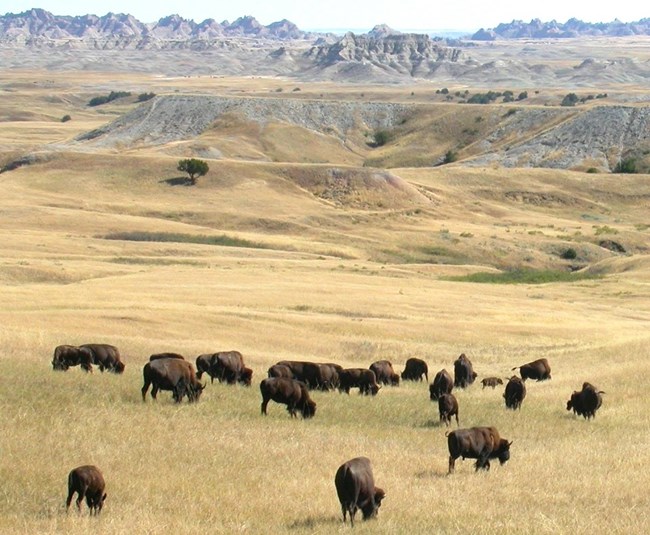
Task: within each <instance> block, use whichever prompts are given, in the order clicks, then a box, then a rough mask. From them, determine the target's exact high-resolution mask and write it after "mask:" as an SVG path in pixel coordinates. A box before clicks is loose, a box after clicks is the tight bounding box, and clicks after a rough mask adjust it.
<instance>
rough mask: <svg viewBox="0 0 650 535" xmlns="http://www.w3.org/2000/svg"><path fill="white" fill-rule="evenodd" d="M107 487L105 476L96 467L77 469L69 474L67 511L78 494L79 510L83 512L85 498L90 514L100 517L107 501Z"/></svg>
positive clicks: (87, 466) (88, 466)
mask: <svg viewBox="0 0 650 535" xmlns="http://www.w3.org/2000/svg"><path fill="white" fill-rule="evenodd" d="M105 487H106V484H105V483H104V476H103V475H102V473H101V471H100V470H99V468H97V467H96V466H91V465H85V466H79V467H77V468H75V469H74V470H72V471H71V472H70V474H68V498H67V500H66V501H65V509H66V511H67V510H68V509H69V508H70V502H71V501H72V496H73V495H74V493H75V492H76V493H77V509H78V510H79V511H81V502H82V501H83V499H84V497H85V498H86V504H87V505H88V509H89V510H90V514H91V515H92V514H95V515H98V514H99V513H100V512H101V510H102V506H103V505H104V500H105V499H106V493H105V492H104V488H105Z"/></svg>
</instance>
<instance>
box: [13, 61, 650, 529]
mask: <svg viewBox="0 0 650 535" xmlns="http://www.w3.org/2000/svg"><path fill="white" fill-rule="evenodd" d="M4 76H5V77H6V78H7V79H6V80H4V81H5V82H6V84H5V88H11V91H5V98H3V100H2V110H0V112H1V113H0V115H1V116H2V117H5V118H6V119H5V122H4V123H3V128H2V129H1V130H0V147H2V151H3V156H2V158H3V162H2V163H7V162H10V161H16V160H17V159H19V158H21V157H24V156H25V155H31V156H32V158H30V159H29V164H28V165H23V166H21V167H19V168H17V169H15V170H12V171H7V172H5V173H2V174H0V177H1V178H2V193H3V197H2V198H3V200H2V206H1V207H0V255H1V256H0V258H1V260H0V299H1V301H2V303H3V306H2V307H1V309H0V325H2V329H0V342H1V344H2V345H1V347H2V358H1V359H0V371H1V372H2V377H3V380H4V385H5V388H2V389H1V390H0V405H1V406H2V408H3V420H2V421H3V423H2V430H3V433H2V436H3V439H2V456H1V457H0V467H1V473H2V474H3V489H4V492H3V495H4V500H2V501H0V531H2V532H4V533H15V532H34V533H36V532H38V533H59V532H66V533H85V532H87V531H88V530H101V531H102V532H105V533H124V532H127V531H128V532H133V531H135V532H149V533H167V532H169V531H171V530H174V531H176V532H180V533H196V532H199V531H212V532H218V533H231V532H233V531H241V532H249V533H263V532H264V533H266V532H271V531H273V532H279V531H285V532H292V533H332V532H342V531H343V530H345V531H347V530H348V529H349V526H346V527H344V526H343V525H342V523H341V521H340V508H339V504H338V501H337V498H336V493H335V490H334V483H333V479H334V473H335V471H336V469H337V467H338V466H339V465H340V464H341V463H342V462H343V461H345V460H347V459H349V458H351V457H354V456H357V455H366V456H368V457H370V458H371V460H372V462H373V465H374V468H375V476H376V480H377V483H378V485H379V486H382V487H383V488H384V489H385V490H386V492H387V497H386V499H385V501H384V503H383V505H382V508H381V511H380V515H379V518H378V519H377V521H374V522H371V523H359V524H358V526H357V527H355V530H356V529H358V530H360V531H361V532H370V531H373V532H380V533H399V532H403V531H407V530H410V531H414V532H418V533H419V532H424V531H434V532H441V533H457V532H465V531H467V530H468V529H470V530H471V531H472V532H475V533H496V532H508V533H531V532H533V533H569V532H571V533H587V532H593V531H597V532H599V531H602V530H603V529H604V528H603V526H607V528H606V529H607V530H608V531H612V532H614V533H644V532H646V531H647V530H648V526H649V522H648V518H647V515H645V513H644V511H646V510H647V508H648V505H649V503H648V497H647V495H646V494H645V493H643V492H642V491H640V490H639V489H643V488H644V486H645V485H646V484H647V477H646V475H645V471H644V470H643V467H644V466H645V465H646V464H647V463H648V460H649V456H648V454H647V453H645V451H644V448H643V445H644V444H645V443H647V442H648V440H649V439H650V436H649V432H648V429H649V426H648V423H649V422H648V416H647V414H648V410H647V409H648V402H647V401H646V399H647V396H646V392H647V388H648V386H649V384H648V379H647V377H648V373H647V372H648V371H649V370H648V368H649V364H648V360H647V358H646V354H647V352H648V349H649V348H650V339H649V336H648V324H649V322H650V289H649V288H650V287H649V286H648V283H649V282H650V261H649V260H648V252H647V242H648V239H647V238H648V228H650V221H649V220H648V216H647V206H646V205H647V198H648V195H649V194H650V192H649V191H648V188H649V186H648V181H647V175H613V174H606V173H599V174H590V173H583V172H577V171H566V170H557V169H522V168H516V169H506V168H501V167H499V166H488V167H466V166H463V165H460V164H453V165H446V166H441V167H419V168H418V167H400V166H398V164H397V163H395V164H394V165H389V163H388V162H390V161H391V158H392V157H393V156H392V154H396V152H395V153H391V152H390V151H391V150H397V149H394V148H393V149H391V147H390V146H389V147H387V148H378V149H377V150H374V149H372V148H370V147H368V146H367V145H366V146H365V147H364V148H363V151H366V152H364V153H363V154H357V155H356V156H349V155H353V154H354V151H351V150H347V149H342V148H341V147H340V145H335V144H334V143H333V141H332V139H333V138H327V139H326V140H325V141H323V140H322V139H323V138H322V137H321V136H319V135H318V134H315V133H313V132H312V133H311V134H310V136H312V137H300V136H297V134H296V132H297V131H296V130H294V128H295V127H291V126H286V125H281V124H273V125H270V126H268V127H267V131H266V132H265V133H264V134H263V135H262V134H259V135H258V133H257V132H256V131H255V130H254V129H251V128H252V127H251V124H250V123H237V122H236V121H235V122H232V123H229V124H228V125H223V128H221V127H219V128H217V126H215V127H214V128H212V129H210V130H208V131H206V132H204V133H202V134H200V135H199V136H198V137H196V138H193V139H189V140H183V141H182V142H181V143H176V144H174V143H172V142H170V143H165V144H163V145H155V146H147V145H142V146H136V147H133V146H128V147H122V148H120V147H113V148H110V149H107V148H103V149H101V150H100V149H98V148H96V147H95V148H93V147H92V146H91V145H90V144H89V145H83V144H78V143H77V144H75V143H71V141H72V140H73V139H74V138H76V137H77V136H78V135H80V134H82V133H85V132H89V131H91V130H93V129H95V128H98V127H101V126H102V125H104V124H106V123H108V122H109V121H111V120H112V119H114V118H116V117H119V116H122V115H123V114H124V113H126V112H128V111H129V110H131V109H133V107H134V106H135V105H136V104H135V103H134V102H128V103H126V102H125V103H119V102H118V103H116V104H115V105H113V104H111V105H109V107H106V108H104V109H103V110H95V109H88V108H87V107H86V106H85V103H86V102H87V101H88V99H89V98H90V96H94V95H96V94H97V93H101V92H102V91H103V88H104V87H105V84H106V83H108V82H107V81H106V80H105V79H104V78H103V77H102V75H94V74H91V73H89V74H88V77H86V78H85V81H84V85H85V87H83V88H81V87H80V86H79V85H78V84H79V82H78V81H77V80H76V79H74V78H69V79H67V78H65V77H59V75H57V78H56V79H55V80H51V81H50V82H48V83H46V81H47V80H49V78H48V77H47V76H42V75H39V74H38V73H11V74H10V75H9V74H5V75H4ZM34 82H36V83H34ZM132 83H133V84H134V85H138V87H139V88H141V89H142V90H145V89H146V90H154V91H157V92H158V91H161V90H162V88H167V89H168V88H169V86H168V85H167V84H171V83H176V84H179V85H181V86H182V84H184V83H187V84H190V85H191V83H192V81H187V82H184V81H182V80H178V81H176V82H170V81H160V82H158V81H156V80H155V79H149V78H144V77H143V78H137V79H134V80H133V82H132ZM196 83H201V84H206V85H207V84H208V82H207V81H200V82H199V81H197V82H196ZM219 83H220V84H225V83H226V82H224V81H220V82H219ZM246 83H248V84H250V87H251V88H252V89H251V90H255V88H256V86H255V83H256V82H255V81H248V82H246ZM259 83H261V82H259ZM93 84H94V86H95V87H96V88H97V89H96V90H93V88H92V86H93ZM156 84H160V86H158V85H156ZM215 84H216V82H215ZM240 84H241V85H240ZM232 85H233V87H241V86H245V85H246V84H245V83H244V81H241V80H238V81H232ZM89 86H90V87H89ZM159 87H160V88H159ZM315 91H326V87H318V88H317V89H315ZM305 92H307V91H306V90H305ZM381 96H382V95H381V92H380V91H378V92H377V93H376V94H374V95H373V94H370V93H369V94H368V95H367V98H368V99H372V98H378V99H380V97H381ZM86 97H88V98H86ZM24 110H30V111H29V113H28V114H27V115H25V112H24ZM66 113H68V114H70V115H71V116H72V120H71V121H68V122H65V123H61V122H60V121H59V120H58V119H59V118H60V117H62V116H63V115H64V114H66ZM224 120H225V119H224ZM468 120H472V121H474V119H468ZM486 121H487V119H486ZM476 124H479V126H480V125H481V124H482V122H481V123H476ZM452 130H453V131H454V132H457V131H458V127H454V128H453V129H451V127H450V131H452ZM460 132H461V133H462V128H461V129H460ZM413 135H414V134H413ZM217 138H218V140H219V144H220V146H224V145H223V143H224V142H225V141H229V143H230V145H228V147H229V148H228V151H231V152H230V153H228V154H227V155H225V154H222V155H221V156H219V155H217V154H215V153H206V154H207V155H205V156H204V158H205V159H206V161H208V163H209V165H210V172H209V174H208V175H207V176H205V177H202V178H201V179H199V182H198V184H197V186H194V187H188V186H184V185H176V184H178V183H179V180H177V179H178V178H179V172H178V171H176V162H177V161H178V159H179V158H180V157H185V156H186V155H187V152H186V148H185V144H187V145H190V146H193V147H194V148H196V147H199V146H207V147H213V146H214V145H215V141H214V140H215V139H217ZM359 139H362V138H359ZM403 139H404V140H405V141H404V143H405V144H406V145H408V146H410V145H412V144H414V143H416V141H417V139H416V138H409V137H408V134H404V138H403ZM294 140H295V142H294ZM406 140H408V142H407V141H406ZM422 142H423V143H425V142H427V141H426V140H424V141H422ZM312 146H313V147H315V149H314V151H315V152H314V154H311V153H309V149H310V148H311V147H312ZM356 146H358V147H361V146H363V145H362V144H361V142H359V144H358V145H356ZM192 150H194V149H192ZM223 150H224V153H225V152H226V149H223ZM403 150H406V149H403ZM441 150H442V149H441ZM237 151H239V153H240V154H239V155H237V154H236V153H237ZM382 151H384V152H382ZM443 153H444V152H443ZM197 154H201V153H200V152H197ZM344 154H345V156H343V155H344ZM370 154H375V155H376V156H373V157H377V158H380V159H381V161H382V162H385V164H382V165H381V166H378V167H369V166H365V167H364V166H363V161H366V160H367V159H368V158H369V157H370V156H369V155H370ZM398 160H399V158H395V160H394V161H395V162H397V161H398ZM613 242H615V243H616V244H618V245H620V246H622V248H623V249H624V252H621V251H618V252H617V251H616V250H615V249H616V248H615V246H614V245H613ZM568 249H573V250H575V253H576V256H575V258H566V256H567V255H566V254H565V253H566V251H567V250H568ZM569 256H570V255H569ZM517 269H519V270H521V269H530V270H534V271H535V272H537V273H539V272H542V271H543V272H545V273H546V274H547V278H546V279H544V280H547V281H550V282H546V283H544V284H530V283H529V284H496V283H494V282H492V283H483V284H479V283H472V282H467V281H464V280H457V279H454V280H452V278H454V277H456V278H457V277H463V276H465V275H469V274H475V273H479V272H487V273H491V274H499V273H506V275H508V274H509V273H511V272H512V271H513V270H517ZM572 270H578V272H577V273H575V274H576V275H578V274H581V273H584V274H587V275H589V276H590V277H593V278H586V279H584V278H583V279H576V280H574V281H572V282H560V281H561V280H562V279H563V278H564V277H565V275H566V274H568V273H571V272H572ZM560 274H562V275H560ZM491 280H494V279H491ZM87 342H106V343H112V344H115V345H117V346H118V347H119V348H120V349H121V350H122V352H123V353H124V355H125V357H124V360H125V362H126V365H127V367H126V371H125V373H124V374H123V375H122V376H114V375H111V374H100V373H99V371H98V370H96V371H95V373H93V374H92V375H88V374H84V373H83V372H82V371H81V370H79V369H77V368H74V369H71V370H70V371H68V372H66V373H55V372H53V371H52V369H51V364H50V362H51V356H52V352H53V350H54V347H55V346H57V345H59V344H64V343H69V344H81V343H87ZM227 349H238V350H240V351H241V352H242V353H243V354H244V358H245V360H246V363H247V364H248V365H249V366H250V367H252V368H253V370H254V377H253V386H252V387H251V388H244V387H239V386H237V387H228V386H226V385H220V384H208V385H207V387H206V389H205V391H204V394H203V396H202V398H201V400H200V401H199V403H197V404H196V405H188V404H186V403H184V404H182V405H175V404H173V403H172V401H171V396H170V395H169V393H165V392H162V393H160V395H159V398H158V401H157V402H152V401H151V400H150V399H147V402H146V403H143V402H142V399H141V394H140V388H141V387H142V376H141V370H142V366H143V365H144V363H145V362H146V361H147V359H148V356H149V355H151V354H152V353H157V352H161V351H174V352H179V353H182V354H184V355H185V356H186V357H187V358H190V359H192V360H193V359H194V358H195V357H196V356H197V355H198V354H200V353H206V352H212V351H218V350H227ZM461 352H465V353H466V354H467V355H468V356H469V357H470V358H471V359H472V361H473V363H474V367H475V369H476V371H477V372H478V373H479V379H481V378H482V377H485V376H489V375H498V376H501V377H508V376H510V375H511V374H512V373H513V372H512V371H511V369H512V367H513V366H518V365H521V364H523V363H525V362H528V361H531V360H534V359H537V358H541V357H546V358H548V359H549V361H550V363H551V366H552V368H553V373H552V375H553V379H552V380H551V381H549V382H545V383H529V384H528V385H527V387H528V396H527V398H526V399H525V401H524V404H523V407H522V409H521V411H519V412H515V413H513V412H510V411H506V409H505V407H504V404H503V398H502V391H501V390H499V389H497V390H491V389H486V390H482V389H481V388H480V385H473V386H472V387H471V388H469V389H468V390H466V391H461V392H458V393H457V397H458V399H459V403H460V420H461V425H462V426H463V427H469V426H473V425H495V426H496V427H497V428H498V429H499V430H500V431H501V433H502V435H503V436H505V437H507V438H508V439H509V440H512V441H513V445H512V457H511V460H510V461H509V462H508V464H506V465H505V466H504V467H499V466H497V465H496V464H493V467H492V469H491V471H490V472H489V473H480V474H475V473H474V470H473V466H472V463H471V461H465V462H462V463H459V464H458V465H457V471H456V474H454V475H452V476H447V475H446V473H447V457H448V454H447V446H446V439H445V436H444V434H445V428H444V426H440V425H439V424H438V419H437V412H436V409H435V406H434V404H433V403H431V402H430V401H429V399H428V389H427V385H426V384H425V383H406V384H402V385H401V386H400V387H398V388H389V387H385V388H383V389H382V390H381V391H380V392H379V394H378V395H377V396H376V397H375V398H367V397H364V396H359V395H357V394H356V392H353V393H352V394H351V395H350V396H346V395H345V394H338V393H336V392H332V393H323V392H315V393H314V394H313V398H314V400H315V401H316V403H317V405H318V408H317V413H316V417H315V418H314V419H313V420H311V421H301V420H297V421H292V420H290V418H289V417H288V415H287V413H286V411H285V410H284V409H283V408H282V407H281V406H279V405H277V404H273V403H272V404H271V405H270V406H269V415H268V416H267V417H262V416H261V415H260V414H259V412H260V405H259V404H260V402H261V397H260V394H259V388H258V386H257V385H258V384H259V380H261V379H262V378H263V377H264V376H265V374H266V369H267V368H268V367H269V366H270V365H271V364H273V363H275V362H276V361H278V360H281V359H301V360H302V359H304V360H314V361H323V362H324V361H329V362H338V363H340V364H342V365H344V366H350V367H352V366H362V367H367V366H368V365H369V364H370V363H371V362H373V361H374V360H379V359H389V360H391V361H392V362H393V363H394V365H395V368H396V369H397V370H398V371H401V370H402V368H403V364H404V362H405V361H406V359H407V358H409V357H412V356H417V357H420V358H423V359H425V360H426V361H427V362H428V364H429V370H430V380H431V378H432V376H433V374H434V373H435V372H436V371H438V370H440V369H442V368H447V369H448V370H449V371H451V369H452V368H453V366H452V363H453V360H454V359H455V358H456V357H457V356H458V355H459V354H460V353H461ZM583 381H590V382H592V383H594V384H596V385H597V386H598V387H600V388H601V389H602V390H605V391H606V392H607V394H605V401H604V405H603V407H602V409H601V410H600V411H599V413H598V415H597V416H596V419H595V420H593V421H590V422H586V421H584V420H582V419H577V418H576V417H574V416H573V415H571V414H570V413H568V412H567V411H566V410H565V405H566V401H567V399H568V398H569V396H570V394H571V392H572V391H573V390H575V389H579V388H580V386H581V384H582V382H583ZM86 463H93V464H97V465H98V466H100V468H102V470H103V471H104V474H105V477H106V481H107V492H108V498H107V501H106V505H105V508H104V510H103V512H102V515H101V517H100V518H99V519H94V518H93V519H90V518H88V517H87V516H85V515H83V516H78V515H77V514H76V513H73V512H71V513H70V514H69V515H66V514H65V512H64V507H63V505H64V499H65V495H66V491H67V489H66V477H67V473H68V472H69V470H70V469H71V468H73V467H75V466H78V465H80V464H86ZM612 519H615V523H614V522H613V520H612Z"/></svg>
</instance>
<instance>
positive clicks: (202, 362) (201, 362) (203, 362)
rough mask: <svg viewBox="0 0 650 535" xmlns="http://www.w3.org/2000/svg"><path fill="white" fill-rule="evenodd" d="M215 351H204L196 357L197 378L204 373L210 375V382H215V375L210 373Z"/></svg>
mask: <svg viewBox="0 0 650 535" xmlns="http://www.w3.org/2000/svg"><path fill="white" fill-rule="evenodd" d="M213 355H214V353H203V354H202V355H199V356H198V357H196V360H195V361H194V363H195V364H196V378H197V379H201V378H202V377H203V374H204V373H207V374H208V375H210V382H211V383H214V377H212V375H211V374H210V366H211V365H212V356H213Z"/></svg>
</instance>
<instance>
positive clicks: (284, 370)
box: [267, 364, 293, 379]
mask: <svg viewBox="0 0 650 535" xmlns="http://www.w3.org/2000/svg"><path fill="white" fill-rule="evenodd" d="M267 374H268V376H269V377H286V378H288V379H293V373H292V372H291V368H289V366H285V365H284V364H274V365H273V366H271V367H270V368H269V369H268V372H267Z"/></svg>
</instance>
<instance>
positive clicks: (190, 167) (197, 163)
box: [176, 158, 210, 185]
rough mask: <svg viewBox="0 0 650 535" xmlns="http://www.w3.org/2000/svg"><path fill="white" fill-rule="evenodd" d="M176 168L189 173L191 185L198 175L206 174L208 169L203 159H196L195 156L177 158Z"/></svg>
mask: <svg viewBox="0 0 650 535" xmlns="http://www.w3.org/2000/svg"><path fill="white" fill-rule="evenodd" d="M176 169H178V170H179V171H182V172H183V173H187V174H188V175H190V184H192V185H194V184H196V179H197V178H198V177H200V176H203V175H205V174H207V172H208V171H209V170H210V168H209V167H208V164H207V163H206V162H204V161H203V160H197V159H196V158H187V159H185V160H179V162H178V167H177V168H176Z"/></svg>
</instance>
